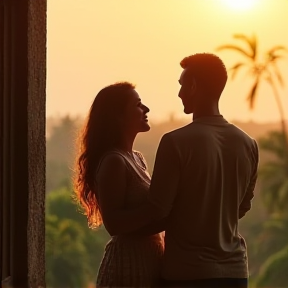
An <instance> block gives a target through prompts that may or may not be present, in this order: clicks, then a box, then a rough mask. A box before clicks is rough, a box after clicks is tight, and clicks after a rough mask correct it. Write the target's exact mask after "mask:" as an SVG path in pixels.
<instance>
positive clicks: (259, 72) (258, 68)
mask: <svg viewBox="0 0 288 288" xmlns="http://www.w3.org/2000/svg"><path fill="white" fill-rule="evenodd" d="M234 38H235V39H238V40H242V41H243V42H244V44H245V45H246V46H247V48H246V49H245V48H242V47H241V46H237V45H234V44H228V45H222V46H219V47H218V48H217V50H218V51H220V50H232V51H235V52H238V53H240V54H242V56H244V57H245V58H246V59H245V61H244V60H243V61H240V62H237V63H236V64H234V65H233V67H231V68H230V71H231V78H232V79H234V77H235V76H236V74H237V72H238V71H239V70H240V69H241V68H245V67H246V68H247V69H248V73H249V74H250V75H252V77H253V78H254V83H253V85H252V87H251V90H250V91H249V93H248V96H247V100H248V102H249V106H250V109H253V107H254V103H255V97H256V96H257V92H258V88H259V86H260V83H261V82H263V81H266V82H267V83H268V84H269V85H270V86H271V88H272V91H273V93H274V98H275V101H276V104H277V108H278V110H279V115H280V119H281V128H282V132H283V134H284V135H285V142H286V143H285V144H286V147H287V150H288V132H287V130H286V123H285V115H284V110H283V105H282V103H281V100H280V97H279V93H278V89H277V83H278V84H280V86H283V85H284V81H283V78H282V75H281V73H280V71H279V69H278V67H277V62H278V61H279V60H280V59H282V58H283V57H284V55H283V52H287V51H288V49H287V48H286V47H284V46H280V45H278V46H274V47H272V48H271V49H269V50H268V51H267V52H266V53H265V58H264V60H263V61H261V60H259V53H258V42H257V38H256V36H255V35H253V36H252V37H251V38H249V37H247V36H246V35H243V34H235V35H234ZM281 53H282V54H281ZM287 154H288V152H287ZM287 157H288V155H287Z"/></svg>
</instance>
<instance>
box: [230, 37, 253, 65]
mask: <svg viewBox="0 0 288 288" xmlns="http://www.w3.org/2000/svg"><path fill="white" fill-rule="evenodd" d="M233 37H234V38H235V39H240V40H243V41H244V42H246V43H247V44H248V46H249V48H250V50H251V53H252V54H251V56H250V57H251V58H252V59H253V60H256V57H257V38H256V36H255V35H253V36H252V37H251V38H249V37H248V36H246V35H244V34H234V35H233Z"/></svg>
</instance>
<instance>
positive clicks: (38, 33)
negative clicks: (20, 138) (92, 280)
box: [22, 0, 46, 288]
mask: <svg viewBox="0 0 288 288" xmlns="http://www.w3.org/2000/svg"><path fill="white" fill-rule="evenodd" d="M22 1H23V0H22ZM45 93H46V0H41V1H39V0H38V1H35V0H29V1H28V115H27V116H28V167H29V170H28V179H29V204H28V205H29V209H28V235H27V237H28V283H29V287H32V288H34V287H35V288H36V287H40V286H42V287H43V286H45V159H46V148H45V101H46V94H45Z"/></svg>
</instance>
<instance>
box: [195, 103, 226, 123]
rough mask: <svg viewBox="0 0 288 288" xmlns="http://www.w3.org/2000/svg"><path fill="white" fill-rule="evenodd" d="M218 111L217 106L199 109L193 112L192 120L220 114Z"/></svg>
mask: <svg viewBox="0 0 288 288" xmlns="http://www.w3.org/2000/svg"><path fill="white" fill-rule="evenodd" d="M220 115H221V114H220V111H219V108H218V106H213V107H208V108H206V109H201V110H200V109H199V110H196V111H195V112H194V113H193V120H195V119H197V118H201V117H211V116H220Z"/></svg>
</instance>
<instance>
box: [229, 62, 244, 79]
mask: <svg viewBox="0 0 288 288" xmlns="http://www.w3.org/2000/svg"><path fill="white" fill-rule="evenodd" d="M244 65H245V63H242V62H239V63H237V64H235V65H234V66H232V67H231V68H230V69H229V71H231V79H232V80H233V79H234V78H235V76H236V73H237V72H238V70H239V68H241V67H243V66H244Z"/></svg>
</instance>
